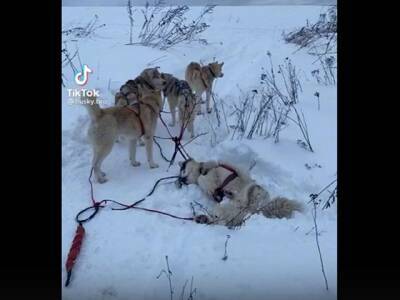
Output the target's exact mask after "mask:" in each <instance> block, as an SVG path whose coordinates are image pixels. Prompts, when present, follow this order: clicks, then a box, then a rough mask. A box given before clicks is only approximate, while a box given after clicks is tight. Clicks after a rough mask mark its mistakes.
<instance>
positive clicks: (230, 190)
mask: <svg viewBox="0 0 400 300" xmlns="http://www.w3.org/2000/svg"><path fill="white" fill-rule="evenodd" d="M179 166H180V168H181V169H180V175H179V176H180V178H179V183H181V184H197V185H198V186H199V187H200V189H201V190H202V191H203V192H204V193H206V194H207V195H208V196H210V197H211V198H213V199H214V200H215V201H217V202H218V205H215V206H214V208H213V211H212V212H208V215H197V216H196V219H195V220H196V222H197V223H206V224H220V225H226V226H228V227H235V226H240V225H242V224H243V223H244V221H246V219H248V218H249V217H250V216H251V215H253V214H258V213H260V212H261V213H262V214H263V215H264V216H265V217H267V218H291V217H292V216H293V212H294V211H299V212H302V211H303V205H302V204H301V203H299V202H297V201H294V200H289V199H287V198H284V197H276V198H273V199H271V197H270V196H269V193H268V192H267V191H266V190H265V189H263V188H262V187H261V186H260V185H258V184H257V183H256V182H255V181H254V180H253V179H251V178H250V176H249V175H248V174H246V173H245V172H243V171H241V170H240V169H239V168H237V167H233V166H232V165H230V164H227V163H222V162H216V161H208V162H197V161H195V160H193V159H189V160H186V161H184V162H179Z"/></svg>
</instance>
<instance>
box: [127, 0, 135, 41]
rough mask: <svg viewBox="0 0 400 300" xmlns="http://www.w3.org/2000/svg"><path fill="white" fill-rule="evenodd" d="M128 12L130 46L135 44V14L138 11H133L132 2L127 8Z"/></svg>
mask: <svg viewBox="0 0 400 300" xmlns="http://www.w3.org/2000/svg"><path fill="white" fill-rule="evenodd" d="M126 9H127V11H128V17H129V44H128V45H132V44H133V24H134V23H135V20H134V18H133V14H134V13H135V11H136V9H132V1H131V0H128V4H127V7H126Z"/></svg>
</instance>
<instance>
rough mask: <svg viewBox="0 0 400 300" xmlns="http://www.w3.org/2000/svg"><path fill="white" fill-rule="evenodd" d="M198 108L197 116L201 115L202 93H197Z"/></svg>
mask: <svg viewBox="0 0 400 300" xmlns="http://www.w3.org/2000/svg"><path fill="white" fill-rule="evenodd" d="M196 108H197V109H196V110H197V114H198V115H201V93H196Z"/></svg>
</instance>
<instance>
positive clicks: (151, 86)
mask: <svg viewBox="0 0 400 300" xmlns="http://www.w3.org/2000/svg"><path fill="white" fill-rule="evenodd" d="M158 68H159V67H155V68H147V69H144V70H143V71H142V73H140V75H139V76H137V77H136V78H135V79H133V80H128V81H127V82H126V83H125V84H124V85H122V86H121V88H120V90H119V92H117V93H116V94H115V105H119V106H124V105H129V104H131V103H134V102H137V101H138V100H140V98H141V97H142V95H140V90H147V91H154V92H158V93H159V94H160V97H161V90H162V89H163V87H164V86H165V84H166V81H165V80H164V79H163V78H161V73H160V72H159V71H158ZM120 139H121V137H119V136H118V137H117V140H116V141H117V142H119V141H120ZM139 145H141V146H144V145H145V143H144V142H143V140H142V138H139Z"/></svg>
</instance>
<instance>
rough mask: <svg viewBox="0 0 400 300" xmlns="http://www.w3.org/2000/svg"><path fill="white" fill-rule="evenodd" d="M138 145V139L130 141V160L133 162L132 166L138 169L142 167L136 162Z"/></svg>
mask: <svg viewBox="0 0 400 300" xmlns="http://www.w3.org/2000/svg"><path fill="white" fill-rule="evenodd" d="M136 145H137V139H132V140H130V143H129V159H130V161H131V164H132V166H134V167H138V166H140V162H138V161H137V160H136Z"/></svg>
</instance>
